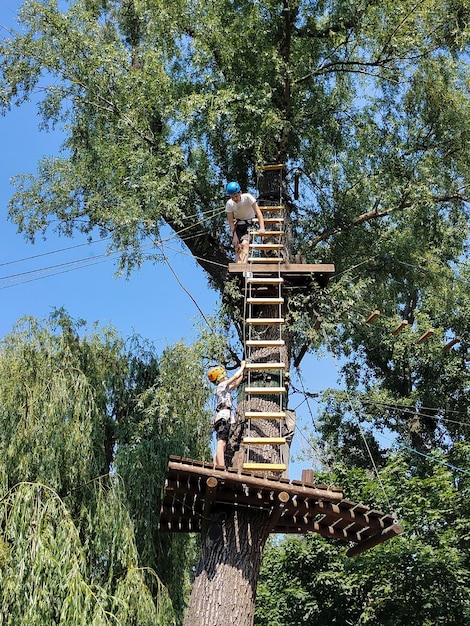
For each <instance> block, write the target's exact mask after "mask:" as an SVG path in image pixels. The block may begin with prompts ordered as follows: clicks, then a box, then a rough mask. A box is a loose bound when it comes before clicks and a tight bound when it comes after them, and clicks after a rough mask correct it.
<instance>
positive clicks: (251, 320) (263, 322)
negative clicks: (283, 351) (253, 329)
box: [245, 317, 284, 326]
mask: <svg viewBox="0 0 470 626" xmlns="http://www.w3.org/2000/svg"><path fill="white" fill-rule="evenodd" d="M245 323H246V324H251V325H252V326H255V325H257V326H271V325H273V326H274V325H276V324H284V318H283V317H248V318H247V319H246V320H245Z"/></svg>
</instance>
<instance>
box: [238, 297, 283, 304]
mask: <svg viewBox="0 0 470 626" xmlns="http://www.w3.org/2000/svg"><path fill="white" fill-rule="evenodd" d="M246 301H247V303H248V304H284V298H247V299H246Z"/></svg>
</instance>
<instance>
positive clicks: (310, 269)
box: [228, 263, 335, 275]
mask: <svg viewBox="0 0 470 626" xmlns="http://www.w3.org/2000/svg"><path fill="white" fill-rule="evenodd" d="M277 269H278V268H276V272H277ZM228 271H229V272H230V273H231V274H243V273H244V272H249V271H251V267H250V264H249V263H229V264H228ZM272 271H273V268H272V267H271V266H270V265H266V267H263V266H262V265H257V266H256V272H257V273H260V272H272ZM279 271H280V272H281V274H286V275H288V274H334V273H335V266H334V265H333V264H331V263H315V264H310V263H282V264H281V265H280V267H279Z"/></svg>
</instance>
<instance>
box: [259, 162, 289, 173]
mask: <svg viewBox="0 0 470 626" xmlns="http://www.w3.org/2000/svg"><path fill="white" fill-rule="evenodd" d="M284 168H285V163H271V164H270V165H263V166H262V167H260V168H259V169H260V171H261V172H271V171H273V170H283V169H284Z"/></svg>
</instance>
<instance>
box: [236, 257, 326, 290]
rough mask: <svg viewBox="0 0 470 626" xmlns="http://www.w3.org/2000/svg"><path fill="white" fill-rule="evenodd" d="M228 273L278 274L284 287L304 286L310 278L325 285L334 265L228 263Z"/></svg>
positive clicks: (321, 285)
mask: <svg viewBox="0 0 470 626" xmlns="http://www.w3.org/2000/svg"><path fill="white" fill-rule="evenodd" d="M228 271H229V274H232V275H235V276H240V277H241V278H242V277H243V276H244V275H245V274H246V272H256V276H258V277H259V276H260V275H265V276H278V275H279V274H280V275H281V276H282V278H283V279H284V286H285V287H299V286H300V287H304V286H305V285H306V284H307V282H308V281H309V280H311V279H312V278H313V279H314V280H316V282H317V283H318V284H319V285H320V287H326V285H327V284H328V281H329V279H330V278H331V277H332V276H333V275H334V273H335V266H334V265H333V264H331V263H316V264H309V263H256V266H253V265H252V264H250V263H229V264H228Z"/></svg>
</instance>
